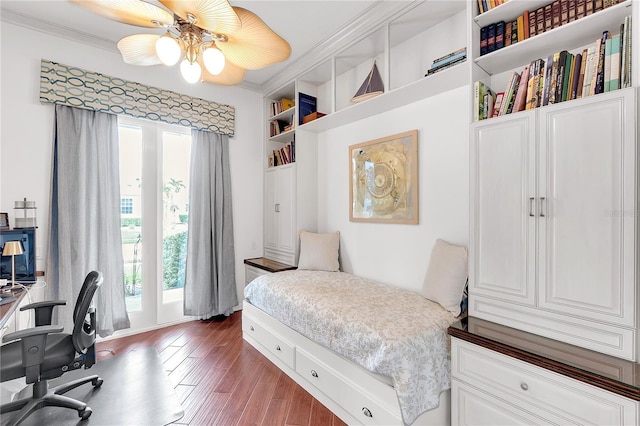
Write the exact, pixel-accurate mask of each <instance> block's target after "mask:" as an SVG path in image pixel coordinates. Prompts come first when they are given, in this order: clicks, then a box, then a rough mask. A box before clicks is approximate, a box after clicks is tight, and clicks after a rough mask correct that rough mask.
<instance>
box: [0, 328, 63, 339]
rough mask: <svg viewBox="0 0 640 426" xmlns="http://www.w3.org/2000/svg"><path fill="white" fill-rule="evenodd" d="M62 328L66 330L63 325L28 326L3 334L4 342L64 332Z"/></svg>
mask: <svg viewBox="0 0 640 426" xmlns="http://www.w3.org/2000/svg"><path fill="white" fill-rule="evenodd" d="M62 330H64V327H63V326H61V325H43V326H40V327H33V328H27V329H24V330H18V331H14V332H13V333H8V334H5V335H4V336H2V342H3V343H6V342H10V341H12V340H18V339H20V340H22V339H25V338H27V337H32V336H40V335H47V334H51V333H62Z"/></svg>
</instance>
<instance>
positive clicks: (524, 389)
mask: <svg viewBox="0 0 640 426" xmlns="http://www.w3.org/2000/svg"><path fill="white" fill-rule="evenodd" d="M520 388H522V390H523V391H526V390H529V385H528V384H526V383H525V382H522V383H520Z"/></svg>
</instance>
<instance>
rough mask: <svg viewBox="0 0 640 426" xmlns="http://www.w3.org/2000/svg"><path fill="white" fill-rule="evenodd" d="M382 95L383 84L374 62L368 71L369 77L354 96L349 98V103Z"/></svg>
mask: <svg viewBox="0 0 640 426" xmlns="http://www.w3.org/2000/svg"><path fill="white" fill-rule="evenodd" d="M383 93H384V84H382V78H381V77H380V72H379V71H378V66H377V65H376V62H375V61H373V67H372V68H371V71H369V75H367V78H366V79H365V80H364V82H363V83H362V86H360V88H359V89H358V91H357V92H356V94H355V95H354V96H353V98H351V102H362V101H366V100H367V99H371V98H375V97H376V96H378V95H381V94H383Z"/></svg>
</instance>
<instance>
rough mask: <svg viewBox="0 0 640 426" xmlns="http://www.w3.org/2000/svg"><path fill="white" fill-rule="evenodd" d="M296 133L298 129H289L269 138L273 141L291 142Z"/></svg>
mask: <svg viewBox="0 0 640 426" xmlns="http://www.w3.org/2000/svg"><path fill="white" fill-rule="evenodd" d="M295 133H296V129H291V130H287V131H286V132H282V133H280V134H279V135H275V136H272V137H270V138H269V140H270V141H273V142H291V140H292V139H293V135H295Z"/></svg>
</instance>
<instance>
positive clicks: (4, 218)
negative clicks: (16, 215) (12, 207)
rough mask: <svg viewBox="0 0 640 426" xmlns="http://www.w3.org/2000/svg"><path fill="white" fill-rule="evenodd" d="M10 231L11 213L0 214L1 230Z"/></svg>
mask: <svg viewBox="0 0 640 426" xmlns="http://www.w3.org/2000/svg"><path fill="white" fill-rule="evenodd" d="M5 229H9V213H0V230H5Z"/></svg>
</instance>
